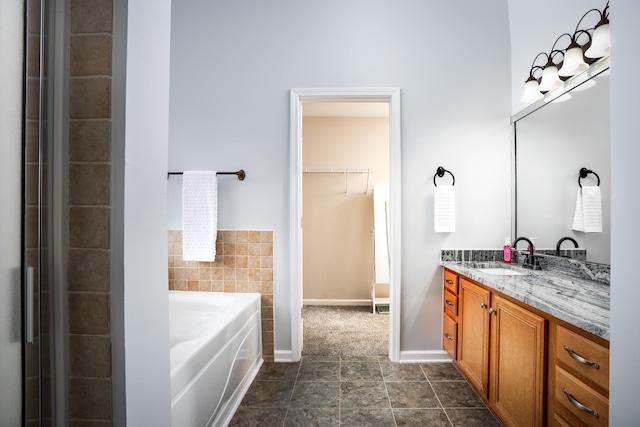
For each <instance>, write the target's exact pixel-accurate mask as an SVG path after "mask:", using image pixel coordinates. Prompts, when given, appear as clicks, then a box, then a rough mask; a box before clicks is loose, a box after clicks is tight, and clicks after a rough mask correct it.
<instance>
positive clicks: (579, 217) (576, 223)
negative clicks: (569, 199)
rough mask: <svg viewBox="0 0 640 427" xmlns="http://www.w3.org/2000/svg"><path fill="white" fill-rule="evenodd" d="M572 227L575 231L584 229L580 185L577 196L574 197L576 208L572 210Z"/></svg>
mask: <svg viewBox="0 0 640 427" xmlns="http://www.w3.org/2000/svg"><path fill="white" fill-rule="evenodd" d="M571 228H572V229H574V230H576V231H584V213H583V210H582V187H580V188H578V196H577V197H576V209H575V211H574V212H573V225H572V226H571Z"/></svg>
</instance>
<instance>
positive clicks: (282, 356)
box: [273, 350, 297, 363]
mask: <svg viewBox="0 0 640 427" xmlns="http://www.w3.org/2000/svg"><path fill="white" fill-rule="evenodd" d="M273 361H274V362H283V363H284V362H297V360H293V354H292V353H291V350H274V352H273Z"/></svg>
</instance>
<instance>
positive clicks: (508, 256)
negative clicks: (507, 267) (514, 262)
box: [502, 237, 511, 264]
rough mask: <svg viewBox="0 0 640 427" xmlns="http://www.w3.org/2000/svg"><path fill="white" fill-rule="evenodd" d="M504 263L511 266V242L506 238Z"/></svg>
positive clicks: (503, 253) (503, 255) (503, 250)
mask: <svg viewBox="0 0 640 427" xmlns="http://www.w3.org/2000/svg"><path fill="white" fill-rule="evenodd" d="M502 261H504V262H505V263H507V264H511V242H510V239H509V238H508V237H505V238H504V247H503V248H502Z"/></svg>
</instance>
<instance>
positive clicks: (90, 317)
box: [69, 293, 110, 335]
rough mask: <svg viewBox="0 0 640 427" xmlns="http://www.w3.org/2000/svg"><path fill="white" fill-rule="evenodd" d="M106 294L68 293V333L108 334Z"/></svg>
mask: <svg viewBox="0 0 640 427" xmlns="http://www.w3.org/2000/svg"><path fill="white" fill-rule="evenodd" d="M109 322H110V319H109V296H108V295H107V294H89V293H69V332H70V333H72V334H89V335H106V334H108V333H109Z"/></svg>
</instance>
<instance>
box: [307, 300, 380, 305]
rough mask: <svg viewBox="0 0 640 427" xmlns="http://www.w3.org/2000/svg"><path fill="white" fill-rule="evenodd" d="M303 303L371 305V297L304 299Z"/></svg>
mask: <svg viewBox="0 0 640 427" xmlns="http://www.w3.org/2000/svg"><path fill="white" fill-rule="evenodd" d="M302 304H303V305H365V306H366V305H369V306H370V305H371V300H370V299H304V300H302Z"/></svg>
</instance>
